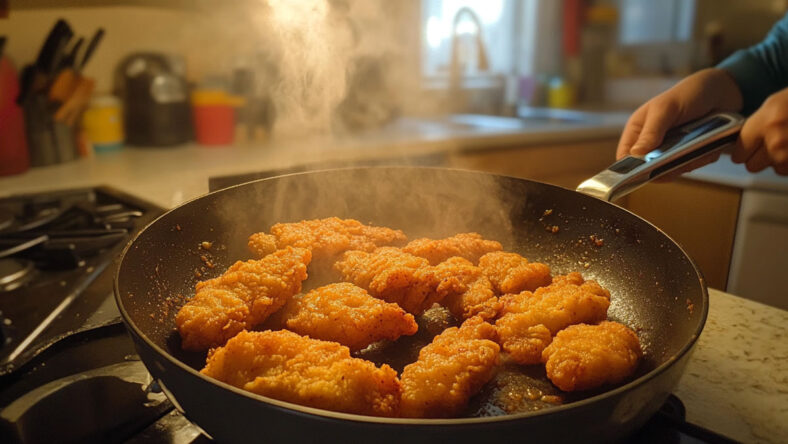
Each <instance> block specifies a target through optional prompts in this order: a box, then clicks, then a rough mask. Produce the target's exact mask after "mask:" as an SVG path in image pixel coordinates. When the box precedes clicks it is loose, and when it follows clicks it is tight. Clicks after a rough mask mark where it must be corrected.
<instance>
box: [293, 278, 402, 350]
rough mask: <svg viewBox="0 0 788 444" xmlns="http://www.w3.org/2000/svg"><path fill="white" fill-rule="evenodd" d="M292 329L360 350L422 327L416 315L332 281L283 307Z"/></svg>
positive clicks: (355, 288) (352, 287) (357, 289)
mask: <svg viewBox="0 0 788 444" xmlns="http://www.w3.org/2000/svg"><path fill="white" fill-rule="evenodd" d="M283 311H284V313H283V317H284V319H285V325H286V326H287V328H288V329H289V330H291V331H294V332H296V333H298V334H302V335H306V336H309V337H311V338H315V339H322V340H324V341H335V342H339V343H340V344H342V345H345V346H347V347H349V348H350V349H351V350H354V351H355V350H360V349H363V348H365V347H366V346H368V345H369V344H372V343H373V342H377V341H380V340H382V339H388V340H391V341H394V340H396V339H397V338H399V337H400V336H402V335H412V334H414V333H416V331H417V330H418V325H416V320H415V319H414V318H413V315H411V314H409V313H406V312H405V310H403V309H402V308H400V307H399V306H398V305H397V304H391V303H386V302H384V301H382V300H380V299H377V298H374V297H372V296H370V295H369V293H367V292H366V291H365V290H364V289H363V288H360V287H357V286H355V285H353V284H351V283H347V282H345V283H338V284H330V285H326V286H324V287H320V288H316V289H314V290H312V291H310V292H309V293H307V294H305V295H303V296H300V297H299V296H296V297H294V298H292V299H291V300H290V302H288V304H287V306H285V308H284V309H283Z"/></svg>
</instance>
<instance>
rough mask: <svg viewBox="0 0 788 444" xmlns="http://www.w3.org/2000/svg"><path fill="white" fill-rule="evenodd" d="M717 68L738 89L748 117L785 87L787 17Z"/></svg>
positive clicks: (787, 70) (787, 82)
mask: <svg viewBox="0 0 788 444" xmlns="http://www.w3.org/2000/svg"><path fill="white" fill-rule="evenodd" d="M717 67H718V68H722V69H724V70H725V71H727V72H728V73H729V74H730V75H731V76H732V77H733V79H734V80H735V81H736V84H737V85H739V89H740V90H741V94H742V98H743V99H744V106H743V107H742V113H743V114H746V115H749V114H751V113H752V112H753V111H755V110H756V109H758V107H760V106H761V104H762V103H763V101H764V100H766V98H767V97H769V96H770V95H772V94H773V93H775V92H777V91H779V90H781V89H783V88H785V87H788V14H786V15H785V16H783V18H782V19H780V21H778V22H777V23H776V24H775V25H774V27H772V29H771V31H769V34H767V35H766V38H764V39H763V41H762V42H760V43H758V44H757V45H755V46H751V47H749V48H747V49H742V50H739V51H736V52H735V53H733V55H731V56H730V57H728V58H727V59H725V60H723V61H722V62H721V63H720V64H719V65H717Z"/></svg>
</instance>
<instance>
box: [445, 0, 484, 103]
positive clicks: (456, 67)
mask: <svg viewBox="0 0 788 444" xmlns="http://www.w3.org/2000/svg"><path fill="white" fill-rule="evenodd" d="M464 16H468V18H470V19H471V20H472V21H473V23H474V24H475V25H476V49H477V50H476V69H477V70H479V71H487V70H488V69H489V68H490V64H489V62H488V60H487V51H486V50H485V48H484V41H483V40H482V21H481V19H480V18H479V16H478V15H477V14H476V13H475V12H473V10H472V9H471V8H469V7H467V6H465V7H462V8H460V9H459V10H458V11H457V13H456V14H454V21H453V24H452V28H451V62H450V64H449V91H457V90H458V89H460V79H461V78H462V73H461V72H460V45H459V34H458V33H457V28H458V27H459V24H460V23H462V20H463V18H464Z"/></svg>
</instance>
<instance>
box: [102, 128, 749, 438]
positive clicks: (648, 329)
mask: <svg viewBox="0 0 788 444" xmlns="http://www.w3.org/2000/svg"><path fill="white" fill-rule="evenodd" d="M714 119H721V120H722V121H723V122H722V123H720V121H719V120H708V119H706V120H705V121H704V122H706V123H708V122H709V121H711V122H712V123H714V124H713V125H711V126H712V127H713V128H712V129H708V127H709V125H707V127H706V130H704V131H703V132H702V133H699V132H698V131H697V128H699V127H700V128H703V127H704V126H703V125H705V124H706V123H704V122H700V123H698V122H694V123H693V124H692V125H690V126H685V127H682V128H680V131H682V134H684V136H682V137H678V136H675V133H674V134H672V135H671V136H670V137H668V139H670V138H671V137H674V138H675V137H678V138H676V139H675V140H674V141H673V142H671V143H673V144H674V146H672V147H667V146H663V147H662V151H663V152H664V154H663V155H662V156H658V157H655V158H653V159H651V160H644V159H642V158H635V159H637V160H643V161H642V162H635V161H628V162H625V163H624V166H626V167H627V168H629V170H628V171H626V172H623V173H622V172H618V171H623V170H624V169H625V168H623V167H622V164H621V162H618V163H617V164H614V166H613V167H611V168H612V169H609V170H606V171H605V172H603V173H600V175H598V176H596V177H595V178H594V179H591V180H589V181H587V182H586V183H584V184H583V185H582V186H581V188H582V189H584V190H586V191H588V192H590V193H595V194H597V195H605V193H607V195H609V196H612V195H616V194H620V193H621V190H622V189H623V188H620V187H618V185H617V184H620V183H624V184H625V185H624V188H627V187H628V188H630V189H631V188H633V187H634V186H635V185H634V183H635V182H633V179H632V177H635V176H639V177H645V178H646V179H649V178H650V177H648V175H649V174H650V173H645V176H644V169H651V170H653V168H658V167H659V166H660V165H664V164H665V162H674V161H675V159H676V158H677V156H679V157H681V156H683V157H684V158H685V159H684V161H688V160H691V159H693V158H694V157H695V155H694V154H692V153H694V152H696V151H697V150H708V147H709V146H715V148H719V147H720V146H721V145H722V144H724V143H725V142H727V141H729V140H730V139H731V137H732V135H733V136H735V132H736V131H738V127H739V126H740V124H741V119H740V118H739V117H738V116H735V115H717V116H714ZM693 131H695V133H693ZM690 134H694V135H693V137H692V138H690V139H691V141H690V140H689V139H688V138H687V137H685V136H687V135H690ZM678 140H683V142H680V143H677V142H676V141H678ZM690 145H691V146H690ZM677 152H682V153H681V154H677ZM635 163H637V165H636V166H635V167H634V168H631V165H633V164H635ZM683 164H684V162H675V163H674V166H673V167H672V168H667V169H665V168H663V170H662V171H663V172H662V173H661V174H664V173H666V172H669V171H671V170H672V169H675V168H678V167H679V166H681V165H683ZM616 165H618V166H616ZM613 174H617V175H619V176H620V177H619V180H618V182H617V183H616V184H614V185H616V186H612V187H611V186H607V185H604V184H606V183H607V184H608V185H609V184H610V183H611V182H610V180H611V177H612V176H611V175H613ZM653 177H657V176H656V175H655V176H653ZM606 186H607V188H605V187H606ZM589 190H590V191H589ZM329 216H338V217H341V218H354V219H358V220H360V221H362V222H365V223H371V224H374V225H381V226H388V227H392V228H398V229H402V230H405V232H406V233H407V234H408V235H409V237H410V238H416V237H421V236H429V237H443V236H448V235H453V234H455V233H460V232H468V231H475V232H478V233H480V234H482V235H483V236H484V237H485V238H488V239H496V240H498V241H500V242H501V243H502V244H503V245H504V248H505V249H506V250H511V251H516V252H518V253H521V254H523V255H524V256H526V257H528V258H529V259H530V260H532V261H540V262H545V263H548V264H549V265H550V266H551V267H552V269H553V272H554V273H555V274H561V273H567V272H570V271H581V272H582V273H583V275H584V276H586V277H587V278H592V279H596V280H597V281H599V282H600V284H602V285H603V286H604V287H606V288H608V289H609V290H610V291H611V294H612V302H611V307H610V310H609V313H608V316H609V317H610V318H612V319H614V320H618V321H620V322H623V323H625V324H627V325H629V326H630V327H632V328H634V329H635V330H636V331H637V332H638V336H639V338H640V340H641V343H642V345H643V348H644V352H645V357H644V360H643V362H642V364H641V365H640V367H639V369H638V373H637V375H636V377H635V378H634V380H632V381H630V382H628V383H626V384H624V385H621V386H619V387H616V388H613V389H611V390H607V391H601V392H595V393H590V394H588V395H587V396H585V397H581V398H582V399H579V400H577V401H575V402H570V403H567V404H564V405H561V406H557V407H554V408H549V409H544V410H540V411H534V412H526V413H519V414H512V415H505V416H495V417H474V418H455V419H400V418H373V417H367V416H360V415H353V414H345V413H337V412H332V411H326V410H320V409H314V408H309V407H304V406H299V405H295V404H291V403H287V402H282V401H278V400H275V399H271V398H267V397H264V396H260V395H256V394H253V393H249V392H245V391H243V390H241V389H238V388H235V387H232V386H230V385H228V384H224V383H222V382H219V381H216V380H213V379H210V378H208V377H205V376H203V375H201V374H200V373H199V369H200V368H202V366H203V365H204V362H205V361H204V359H205V355H204V354H201V353H191V352H185V351H183V350H181V348H180V339H179V336H178V333H177V331H176V330H175V328H174V325H175V323H174V316H175V314H176V313H177V310H178V309H179V307H180V306H181V305H182V304H183V303H184V302H185V301H186V300H187V298H188V297H189V296H190V295H192V294H193V291H194V285H195V283H196V282H197V281H198V280H202V279H206V278H210V277H214V276H217V275H219V274H220V273H221V272H222V271H223V270H224V269H226V268H227V267H228V266H229V265H231V264H232V263H233V262H234V261H235V260H239V259H246V258H248V257H249V255H248V253H247V250H246V240H247V237H248V235H249V234H251V233H254V232H258V231H264V230H268V229H269V228H270V226H271V225H272V224H274V223H278V222H283V221H285V222H287V221H299V220H303V219H313V218H323V217H329ZM592 237H593V238H592ZM592 239H593V240H596V242H593V241H592ZM600 240H601V242H600ZM203 242H210V243H211V248H210V249H208V250H206V249H205V248H204V247H200V245H201V244H202V243H203ZM198 275H199V277H198ZM115 296H116V301H117V303H118V306H119V308H120V311H121V314H122V316H123V319H124V321H125V323H126V325H127V328H128V330H129V332H130V334H131V336H132V338H133V340H134V342H135V345H136V348H137V350H138V352H139V355H140V357H141V359H142V361H143V362H144V363H145V365H146V366H147V368H148V369H149V370H150V372H151V374H152V375H153V377H154V378H156V379H157V380H158V381H159V383H160V385H161V387H162V389H163V390H164V391H165V392H166V393H167V395H168V397H169V398H170V400H171V401H172V402H173V404H175V405H176V407H177V408H178V409H180V410H181V411H182V412H184V414H185V415H186V416H187V417H188V418H189V419H190V420H191V421H193V422H194V423H195V424H197V425H199V426H200V427H201V428H202V429H203V430H204V431H206V432H207V433H208V434H209V435H210V436H211V437H213V438H214V439H216V440H217V441H220V442H247V441H250V440H265V441H270V442H281V441H285V440H287V441H289V442H311V441H317V440H320V441H329V442H333V441H340V440H342V441H346V440H350V441H373V440H374V441H384V442H388V441H392V442H393V441H396V442H408V443H410V442H430V441H432V442H434V441H436V440H437V441H440V442H445V441H457V442H467V441H477V442H480V441H481V440H485V441H486V440H496V441H498V440H507V441H510V440H511V441H514V440H517V441H521V440H534V441H550V442H565V441H566V442H571V441H583V442H589V441H606V442H609V441H612V440H617V439H621V438H622V437H625V436H627V435H628V434H630V433H631V432H632V431H634V430H636V429H637V428H638V427H640V426H642V425H643V424H644V423H645V422H646V421H647V420H648V418H649V417H651V416H652V415H653V414H654V413H655V412H656V411H657V409H658V408H659V407H660V406H661V404H662V403H663V402H664V401H665V399H666V398H667V396H668V395H669V393H670V392H671V391H672V389H673V388H674V387H675V385H676V383H677V382H678V379H679V377H680V375H681V373H682V371H683V369H684V367H685V365H686V363H687V360H688V358H689V356H690V352H691V350H692V348H693V346H694V344H695V341H696V340H697V338H698V335H699V334H700V332H701V330H702V328H703V325H704V322H705V319H706V314H707V311H708V293H707V290H706V283H705V281H704V279H703V277H702V275H701V273H700V272H699V271H698V269H697V267H696V266H695V265H694V264H693V262H692V260H691V259H690V258H689V257H688V256H687V254H686V253H685V252H684V251H683V250H682V248H681V247H680V246H679V245H677V244H676V243H675V242H674V241H672V240H671V239H670V238H669V237H668V236H667V235H666V234H665V233H663V232H662V231H660V230H659V229H658V228H656V227H654V226H653V225H651V224H649V223H648V222H646V221H644V220H643V219H641V218H639V217H638V216H636V215H634V214H632V213H629V212H628V211H626V210H624V209H621V208H619V207H617V206H615V205H613V204H611V203H609V202H607V201H605V200H602V199H597V198H594V197H591V196H589V195H587V194H584V193H581V192H577V191H572V190H567V189H563V188H559V187H555V186H551V185H548V184H544V183H539V182H534V181H530V180H524V179H517V178H511V177H503V176H496V175H491V174H486V173H481V172H471V171H459V170H450V169H440V168H417V167H379V168H358V169H340V170H326V171H316V172H309V173H301V174H292V175H286V176H279V177H274V178H270V179H263V180H259V181H254V182H249V183H245V184H242V185H238V186H235V187H231V188H227V189H224V190H220V191H216V192H213V193H210V194H207V195H205V196H202V197H199V198H197V199H195V200H192V201H190V202H188V203H185V204H183V205H181V206H179V207H177V208H175V209H173V210H171V211H169V212H168V213H166V214H164V215H163V216H161V217H160V218H159V219H157V220H156V221H154V222H153V223H151V224H150V225H149V226H148V227H146V228H145V229H144V230H143V231H142V232H140V233H139V234H138V235H137V236H136V238H135V239H133V240H132V241H131V242H130V243H129V245H127V247H126V249H125V251H124V252H123V255H122V257H121V261H120V265H119V268H118V271H117V275H116V280H115Z"/></svg>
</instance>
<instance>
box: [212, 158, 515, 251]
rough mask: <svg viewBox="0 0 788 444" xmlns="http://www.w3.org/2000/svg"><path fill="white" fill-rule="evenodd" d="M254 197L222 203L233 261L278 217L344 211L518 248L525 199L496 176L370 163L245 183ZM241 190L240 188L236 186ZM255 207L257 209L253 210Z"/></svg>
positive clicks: (411, 233)
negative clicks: (515, 197)
mask: <svg viewBox="0 0 788 444" xmlns="http://www.w3.org/2000/svg"><path fill="white" fill-rule="evenodd" d="M243 187H244V188H245V190H246V192H248V193H250V194H249V195H248V196H244V197H243V198H239V197H240V196H238V195H237V194H236V193H228V195H229V194H233V195H234V196H233V197H232V198H228V199H227V200H224V201H222V204H221V209H220V210H219V211H218V213H217V214H220V215H222V216H221V217H222V221H221V224H219V225H220V227H221V228H219V227H214V228H219V229H216V230H215V231H216V232H224V231H226V232H229V233H231V234H230V235H229V237H230V239H229V240H230V242H229V244H236V245H237V246H236V248H237V249H234V248H231V249H230V251H228V254H229V256H230V257H231V258H232V259H238V258H240V257H245V256H248V252H246V250H245V248H246V247H245V242H246V239H247V238H248V236H249V235H250V234H252V233H254V232H258V231H268V230H269V229H270V227H271V225H273V224H275V223H278V222H298V221H301V220H304V219H316V218H325V217H331V216H337V217H340V218H353V219H358V220H359V221H361V222H362V223H368V224H372V225H377V226H386V227H390V228H395V229H400V230H403V231H404V232H405V233H406V234H407V235H408V238H409V239H415V238H418V237H431V238H443V237H448V236H453V235H455V234H457V233H463V232H470V231H475V232H478V233H480V234H482V236H484V237H485V238H487V239H493V240H497V241H499V242H501V243H502V244H503V245H504V247H505V248H513V247H515V246H516V244H517V243H518V241H519V240H518V239H515V233H514V231H515V230H514V227H513V225H512V224H513V221H517V219H518V218H517V217H514V216H513V214H514V213H515V212H516V210H517V208H520V207H522V205H523V202H524V200H525V196H523V199H518V200H516V201H515V200H512V199H511V196H510V198H509V199H506V198H504V197H503V196H505V195H506V192H505V190H504V189H503V188H502V187H501V185H500V183H498V181H497V179H496V178H495V176H490V175H485V174H467V173H464V174H463V173H458V172H446V171H444V170H433V169H408V168H367V169H354V170H345V171H341V170H339V171H332V172H315V173H310V174H302V175H295V176H292V177H290V178H280V179H275V180H269V181H264V182H262V183H260V184H255V185H244V186H243ZM234 191H235V190H234ZM250 205H251V206H252V207H253V208H254V211H251V212H250V210H249V209H250ZM239 215H243V218H239V217H238V216H239Z"/></svg>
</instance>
